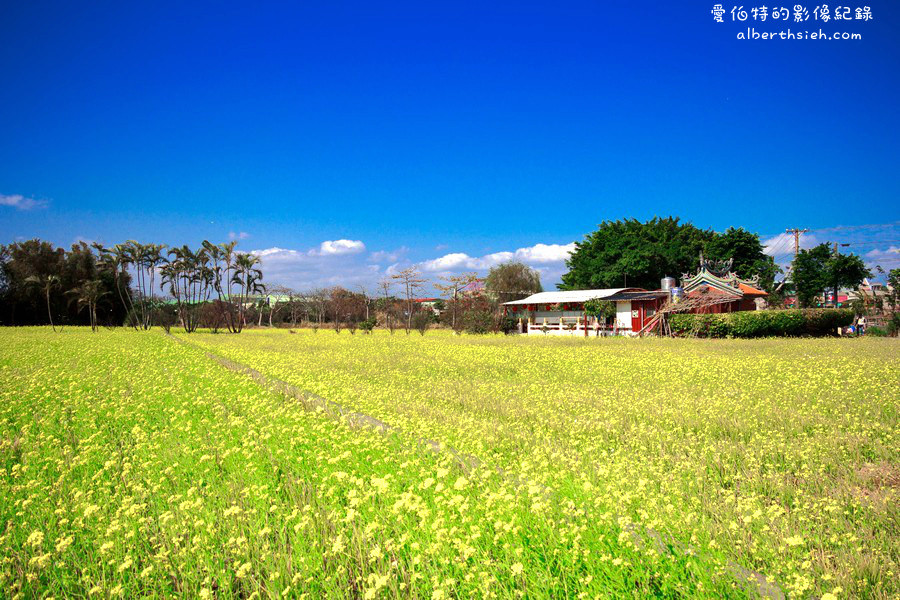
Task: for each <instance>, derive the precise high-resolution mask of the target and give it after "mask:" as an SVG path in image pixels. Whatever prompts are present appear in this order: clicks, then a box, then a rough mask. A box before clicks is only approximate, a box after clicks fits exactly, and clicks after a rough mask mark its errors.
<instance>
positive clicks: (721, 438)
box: [0, 328, 900, 598]
mask: <svg viewBox="0 0 900 600" xmlns="http://www.w3.org/2000/svg"><path fill="white" fill-rule="evenodd" d="M188 340H189V341H190V342H191V343H198V344H200V345H202V346H203V347H204V349H206V350H208V351H213V352H215V353H217V354H219V355H222V356H227V357H229V358H231V359H232V360H235V361H238V362H240V363H242V364H246V365H248V366H251V367H253V368H255V369H257V370H259V371H260V372H262V373H264V374H266V375H269V376H272V377H277V378H279V379H282V380H285V381H288V382H290V383H293V384H295V385H297V386H299V387H301V388H303V389H307V390H310V391H313V392H316V393H319V394H321V395H322V396H324V397H326V398H328V399H330V400H334V401H337V402H340V403H342V404H344V405H346V406H348V407H350V408H352V409H353V410H357V411H360V412H364V413H367V414H370V415H372V416H375V417H377V418H379V419H383V420H384V421H387V422H389V423H391V424H392V425H395V426H397V427H398V428H399V433H391V434H389V435H384V434H381V433H379V432H377V431H374V430H370V429H365V428H358V427H351V426H349V425H348V424H347V423H344V422H341V421H340V420H335V419H334V418H332V417H331V416H330V415H328V414H324V413H321V412H316V411H312V412H310V411H307V410H305V409H304V408H303V407H302V406H301V405H300V404H299V403H298V402H297V401H295V400H293V399H289V398H286V397H285V396H282V395H280V394H276V393H272V392H270V391H268V390H266V389H264V388H263V387H261V386H260V385H259V384H258V383H256V382H254V381H253V380H251V379H250V378H247V377H245V376H243V375H239V374H236V373H233V372H230V371H227V370H225V369H223V368H222V367H221V366H220V365H218V364H217V363H215V362H214V361H212V360H210V359H209V358H208V357H206V356H205V355H204V353H203V352H202V351H200V350H198V349H195V348H191V347H186V346H183V345H179V344H176V343H174V342H173V341H172V340H171V339H168V338H166V337H164V336H162V335H161V334H157V333H154V332H150V333H149V334H147V333H141V332H133V331H101V332H98V333H97V334H94V335H91V334H90V333H89V332H85V331H82V330H79V329H77V328H67V329H66V330H64V331H63V332H62V333H61V334H53V333H52V332H51V331H50V330H44V329H43V328H23V329H16V330H3V331H0V381H2V382H3V383H2V387H0V519H2V523H3V524H4V526H3V527H2V528H0V549H2V552H0V586H2V588H0V589H3V590H4V591H5V592H6V594H8V595H9V596H11V597H16V596H20V597H32V596H41V597H47V596H54V597H69V596H90V597H110V596H114V597H143V596H166V597H168V596H173V595H180V596H190V597H194V596H201V597H237V596H239V597H275V596H278V597H306V598H318V597H326V596H327V597H348V596H352V597H358V596H362V597H364V598H380V597H397V596H400V597H426V598H427V597H432V598H452V597H486V598H514V597H570V596H576V597H586V598H594V597H621V596H626V595H627V596H633V595H638V596H647V595H654V596H687V597H729V596H733V597H745V596H746V595H747V594H748V590H749V589H750V588H748V587H747V586H746V582H744V581H740V577H739V576H736V575H735V573H734V572H733V571H732V570H730V569H729V565H731V564H734V563H737V564H740V565H744V566H746V567H748V568H752V569H754V570H756V571H759V572H761V573H764V574H765V575H767V576H770V577H772V578H773V579H774V580H775V581H777V582H778V584H779V585H780V586H781V588H782V589H784V591H785V592H786V593H787V594H788V595H789V596H792V597H807V596H810V595H818V596H825V595H826V594H830V595H831V596H834V597H836V598H844V597H863V596H872V597H878V596H884V597H890V596H891V595H894V594H896V593H897V591H898V590H897V584H896V580H897V577H896V575H897V554H896V541H895V540H896V539H897V532H896V512H895V511H896V483H893V484H892V483H891V482H892V481H894V480H893V479H892V477H893V474H895V473H896V470H892V469H896V466H897V439H896V434H897V415H898V411H897V408H898V406H897V397H896V393H895V392H896V390H897V389H898V386H900V375H898V369H897V366H898V365H897V360H898V359H897V355H896V352H895V348H896V346H895V345H893V346H892V345H891V344H892V341H891V340H859V342H856V341H853V342H849V343H847V342H846V341H844V340H821V341H809V340H782V341H778V342H771V341H753V342H731V341H722V342H721V343H719V342H713V343H705V342H698V341H693V342H686V341H684V340H675V341H668V340H660V341H647V340H641V341H628V340H609V343H601V344H596V343H593V342H595V341H591V342H592V343H589V344H585V343H583V340H524V339H511V338H469V337H462V338H457V337H454V336H451V335H431V334H429V335H428V336H425V337H420V336H415V337H412V336H411V337H409V338H406V337H405V336H394V337H390V336H388V335H387V334H384V335H381V334H376V335H373V336H364V337H363V336H355V337H351V336H348V335H343V336H336V335H325V334H324V332H323V333H319V334H316V335H314V334H312V333H304V334H303V335H299V336H288V335H286V332H284V333H282V332H255V331H254V332H245V333H244V334H242V335H240V336H228V335H215V336H214V335H205V334H204V335H195V336H191V337H190V338H188ZM604 342H605V341H604ZM636 355H637V357H636ZM422 438H425V439H430V440H437V441H439V442H440V443H441V444H442V445H444V446H452V447H453V448H456V449H458V450H459V451H461V452H465V453H469V454H472V455H474V456H477V457H479V458H480V459H481V462H480V463H474V464H461V463H460V462H459V461H457V460H455V459H454V457H453V456H452V455H451V454H450V453H448V452H441V453H434V452H431V451H430V450H426V449H424V448H423V447H422V444H421V442H420V441H419V440H421V439H422ZM892 486H893V487H892ZM892 511H893V512H892ZM647 530H652V531H654V532H657V533H658V534H659V535H661V536H663V538H662V539H664V540H667V541H669V542H671V543H672V544H673V545H674V544H683V545H687V546H685V547H688V548H689V549H690V550H689V551H687V552H682V551H678V552H668V551H667V550H666V548H660V547H659V545H658V544H654V543H648V541H647V540H648V539H653V538H648V537H647V536H646V535H643V534H642V533H641V532H645V531H647Z"/></svg>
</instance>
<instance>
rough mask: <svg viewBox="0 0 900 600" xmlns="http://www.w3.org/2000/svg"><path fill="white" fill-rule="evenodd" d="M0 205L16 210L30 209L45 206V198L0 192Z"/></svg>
mask: <svg viewBox="0 0 900 600" xmlns="http://www.w3.org/2000/svg"><path fill="white" fill-rule="evenodd" d="M0 206H9V207H11V208H15V209H17V210H32V209H34V208H43V207H45V206H47V202H46V200H35V199H34V198H26V197H25V196H23V195H22V194H12V195H6V194H0Z"/></svg>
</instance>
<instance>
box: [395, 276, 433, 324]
mask: <svg viewBox="0 0 900 600" xmlns="http://www.w3.org/2000/svg"><path fill="white" fill-rule="evenodd" d="M391 279H394V280H396V281H397V282H398V283H399V284H400V287H401V289H402V290H403V293H404V296H405V298H406V335H409V330H410V329H412V315H413V298H414V297H415V295H416V292H418V291H419V290H421V289H422V287H423V286H424V285H425V283H426V282H427V281H428V280H427V279H423V278H422V276H421V273H419V271H418V269H416V267H414V266H413V267H408V268H406V269H403V270H402V271H400V272H399V273H397V274H396V275H392V276H391Z"/></svg>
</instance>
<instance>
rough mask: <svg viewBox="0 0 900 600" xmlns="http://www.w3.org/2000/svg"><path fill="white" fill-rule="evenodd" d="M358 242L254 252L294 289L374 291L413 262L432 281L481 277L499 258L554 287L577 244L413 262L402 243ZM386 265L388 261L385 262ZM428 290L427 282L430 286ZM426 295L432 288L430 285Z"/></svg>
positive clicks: (270, 273) (274, 277)
mask: <svg viewBox="0 0 900 600" xmlns="http://www.w3.org/2000/svg"><path fill="white" fill-rule="evenodd" d="M365 249H366V246H365V244H364V243H363V242H362V241H360V240H329V241H325V242H322V243H321V244H320V245H319V246H318V247H315V248H312V249H309V250H296V249H289V248H280V247H277V246H276V247H271V248H263V249H257V250H253V251H252V253H253V254H255V255H257V256H259V257H260V259H261V261H262V266H263V273H264V275H265V281H266V282H268V283H270V284H280V285H286V286H289V287H295V288H297V289H304V290H305V289H315V288H323V287H332V286H336V285H340V286H343V287H346V288H348V289H359V287H360V286H362V287H366V288H368V289H369V290H370V291H374V288H375V285H376V284H377V282H378V280H379V279H382V278H384V277H389V276H391V275H393V274H394V273H396V272H398V271H399V270H401V269H404V268H406V267H410V266H415V267H417V268H418V269H419V270H420V271H421V272H422V274H423V275H424V276H425V277H426V278H429V279H431V280H433V281H437V280H438V279H439V278H440V277H443V276H447V275H452V274H454V273H459V272H464V271H475V272H477V273H478V274H479V275H485V274H486V273H487V271H488V270H489V269H490V268H491V267H493V266H495V265H497V264H500V263H502V262H506V261H509V260H520V261H522V262H524V263H525V264H527V265H529V266H531V267H532V268H535V269H536V270H537V271H538V272H539V273H540V274H541V279H542V282H543V284H544V286H545V287H552V285H553V284H555V283H556V282H558V281H559V280H560V277H561V276H562V273H563V272H565V260H566V258H568V256H569V254H570V253H571V252H572V251H573V250H574V249H575V244H574V243H571V244H564V245H561V244H543V243H538V244H535V245H533V246H527V247H524V248H518V249H517V250H515V251H501V252H493V253H490V254H485V255H483V256H470V255H469V254H466V253H464V252H451V253H448V254H444V255H443V256H439V257H437V258H433V259H427V260H423V261H418V262H414V261H411V260H408V259H406V258H405V256H406V254H407V252H408V251H409V249H408V248H406V247H401V248H399V249H397V250H393V251H388V250H376V251H372V252H370V253H368V254H365ZM385 263H390V264H389V265H387V266H383V265H385ZM429 288H430V286H429ZM428 293H432V290H430V289H428Z"/></svg>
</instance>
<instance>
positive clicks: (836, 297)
mask: <svg viewBox="0 0 900 600" xmlns="http://www.w3.org/2000/svg"><path fill="white" fill-rule="evenodd" d="M849 245H850V244H838V243H837V242H834V255H835V256H839V255H840V251H839V250H838V247H839V246H842V247H844V248H846V247H847V246H849ZM838 292H840V290H839V289H838V284H837V282H835V283H834V301H833V302H832V303H831V304H832V305H833V306H834V307H835V308H837V306H838Z"/></svg>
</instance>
